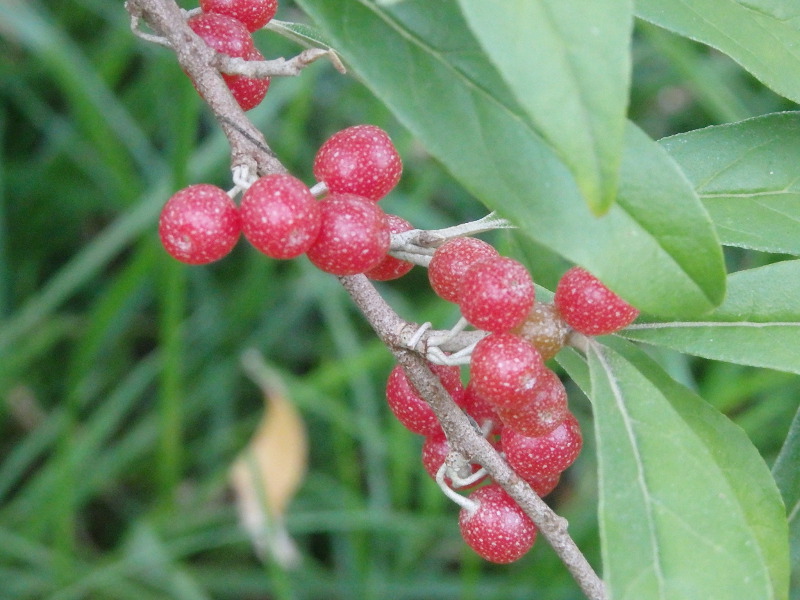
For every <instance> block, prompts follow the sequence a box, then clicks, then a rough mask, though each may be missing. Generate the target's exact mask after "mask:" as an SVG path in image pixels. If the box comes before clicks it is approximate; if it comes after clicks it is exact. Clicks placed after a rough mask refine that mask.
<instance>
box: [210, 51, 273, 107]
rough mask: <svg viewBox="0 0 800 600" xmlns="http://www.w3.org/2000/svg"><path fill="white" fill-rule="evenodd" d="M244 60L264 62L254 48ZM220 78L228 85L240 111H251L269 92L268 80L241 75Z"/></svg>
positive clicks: (261, 55) (262, 57) (223, 75)
mask: <svg viewBox="0 0 800 600" xmlns="http://www.w3.org/2000/svg"><path fill="white" fill-rule="evenodd" d="M246 60H264V55H263V54H261V52H259V51H258V50H256V49H255V48H254V49H253V51H252V52H251V53H250V54H248V55H247V57H246ZM222 78H223V79H224V80H225V83H227V84H228V88H229V89H230V90H231V94H233V97H234V98H235V99H236V102H238V103H239V106H241V107H242V110H251V109H253V108H255V107H256V106H258V105H259V104H261V101H262V100H263V99H264V96H266V95H267V90H269V84H270V79H269V77H266V78H264V79H255V78H253V77H244V76H242V75H228V74H225V73H223V74H222Z"/></svg>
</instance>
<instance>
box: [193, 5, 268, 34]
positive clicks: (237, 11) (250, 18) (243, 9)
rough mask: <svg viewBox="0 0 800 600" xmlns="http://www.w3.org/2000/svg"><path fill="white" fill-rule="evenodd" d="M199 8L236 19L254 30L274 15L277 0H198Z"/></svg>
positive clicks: (250, 29) (205, 11) (262, 25)
mask: <svg viewBox="0 0 800 600" xmlns="http://www.w3.org/2000/svg"><path fill="white" fill-rule="evenodd" d="M200 8H201V9H202V11H203V12H204V13H216V14H220V15H227V16H229V17H233V18H234V19H238V20H239V21H241V22H242V23H243V24H244V26H245V27H247V29H248V30H249V31H256V30H257V29H261V28H262V27H264V25H266V24H267V23H269V22H270V21H271V20H272V17H274V16H275V13H276V12H277V11H278V0H200Z"/></svg>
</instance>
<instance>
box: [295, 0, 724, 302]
mask: <svg viewBox="0 0 800 600" xmlns="http://www.w3.org/2000/svg"><path fill="white" fill-rule="evenodd" d="M300 4H301V5H302V6H303V7H304V8H305V9H306V10H307V11H308V12H309V13H310V14H311V15H312V17H313V18H314V19H315V20H316V22H317V24H318V25H319V26H320V27H321V28H323V29H324V30H325V32H326V33H327V34H328V35H329V36H330V38H331V39H332V40H333V42H334V45H335V46H336V48H337V49H339V50H340V51H341V52H342V54H343V56H345V58H346V59H347V60H348V63H349V64H350V65H351V66H352V67H353V69H354V70H355V71H356V72H357V73H358V74H359V75H360V76H361V77H362V79H363V80H364V81H365V82H366V83H367V85H369V86H370V87H371V88H372V90H373V91H374V92H375V93H376V94H377V95H378V96H379V97H380V98H381V99H382V100H383V101H384V102H385V103H386V105H387V106H388V107H389V108H390V109H391V110H392V111H393V112H394V113H395V115H396V116H397V117H398V118H399V119H400V120H401V121H402V122H403V123H404V124H405V125H406V126H407V127H408V128H409V129H410V130H411V131H412V132H413V133H414V134H415V135H416V136H417V137H418V138H419V139H420V141H421V142H422V143H423V144H424V145H425V146H426V147H427V148H428V150H429V151H430V152H431V153H432V154H433V155H434V156H435V157H437V158H438V159H439V160H441V161H442V162H443V163H444V164H445V165H446V166H447V167H448V168H449V169H450V171H451V172H452V173H453V174H454V175H455V176H456V177H457V178H458V179H459V180H460V181H461V183H462V184H463V185H464V186H466V187H467V188H468V189H469V190H470V191H472V192H473V193H474V194H475V195H476V196H477V197H478V198H480V199H481V201H482V202H484V203H485V204H486V205H487V206H489V207H491V208H493V209H497V210H498V211H499V212H501V213H502V214H503V215H504V216H506V217H509V218H510V219H511V220H512V221H514V222H515V223H516V224H517V225H519V226H520V227H521V228H522V230H523V231H524V232H525V233H526V234H527V235H529V236H530V237H532V238H533V239H535V240H537V241H538V242H540V243H542V244H543V245H545V246H548V247H549V248H551V249H553V250H554V251H556V252H558V253H560V254H562V255H563V256H565V257H567V258H569V259H571V260H573V261H574V262H576V263H580V264H582V265H584V266H585V267H587V268H588V269H589V270H591V271H592V272H593V273H595V274H596V275H597V276H598V277H600V278H601V279H603V280H604V282H605V283H606V284H607V285H609V287H611V288H612V289H614V290H615V291H616V292H617V293H619V294H621V295H622V296H623V297H625V298H626V299H627V300H629V301H631V302H633V303H634V304H635V305H636V306H638V307H639V308H640V309H642V310H644V311H646V312H650V313H653V314H660V315H672V316H677V315H686V314H697V313H698V312H703V311H707V310H710V309H711V308H712V307H713V306H715V305H716V304H718V303H719V302H720V301H721V299H722V297H723V294H724V272H723V263H722V254H721V250H720V248H719V246H718V243H717V240H716V235H715V233H714V231H713V227H712V225H711V222H710V219H709V218H708V215H707V213H706V212H705V211H704V209H703V208H702V206H701V204H700V203H699V201H698V199H697V197H696V195H695V194H694V191H693V190H692V189H691V186H690V185H689V184H688V182H687V181H686V180H685V177H684V176H683V174H682V173H681V172H680V169H679V168H678V167H677V165H675V164H674V163H673V162H672V161H671V159H670V158H669V156H668V155H667V154H666V152H664V151H663V149H662V148H661V147H660V146H659V145H658V144H656V143H653V142H652V141H651V140H650V139H649V138H647V136H645V135H644V134H643V133H642V132H641V131H639V130H638V129H637V128H635V127H634V126H633V125H628V127H627V129H626V136H625V151H624V155H623V160H622V166H621V174H620V184H619V199H618V202H617V204H616V205H614V206H613V207H612V208H611V209H610V210H609V212H608V213H607V214H606V215H605V216H604V217H603V218H596V217H594V216H593V215H592V214H591V212H590V211H589V209H588V207H587V206H586V204H585V203H584V202H583V200H582V198H581V195H580V193H579V192H578V188H577V186H576V184H575V182H574V179H573V178H572V176H571V175H570V173H569V171H568V170H567V168H566V167H565V166H564V164H563V163H562V162H561V161H560V160H559V159H558V158H557V157H556V156H555V154H554V153H553V152H552V151H551V150H550V148H549V147H548V146H547V145H546V144H545V143H544V142H543V141H542V140H541V138H540V137H539V136H538V135H537V134H536V132H535V131H534V130H533V128H532V127H531V126H530V124H529V122H528V121H527V119H526V118H525V117H524V116H522V112H521V109H520V108H519V106H518V105H517V104H516V102H515V101H514V98H513V95H512V94H511V93H510V92H509V90H508V89H507V87H506V86H505V85H504V83H503V80H502V78H501V77H500V76H499V74H498V73H497V71H496V70H494V69H493V68H492V66H491V64H489V63H488V61H487V60H486V58H485V56H484V55H483V53H482V51H481V48H480V47H479V45H478V44H477V42H476V41H475V40H474V38H472V37H471V34H470V31H469V29H468V27H467V26H466V24H465V23H464V21H463V18H462V16H461V13H460V12H459V11H458V9H457V6H456V4H455V2H454V1H453V0H442V1H437V2H427V1H422V0H407V1H405V2H400V3H397V4H393V5H391V6H390V7H379V6H378V5H376V4H374V3H372V2H367V1H366V0H347V1H342V2H336V3H331V2H326V1H325V0H300Z"/></svg>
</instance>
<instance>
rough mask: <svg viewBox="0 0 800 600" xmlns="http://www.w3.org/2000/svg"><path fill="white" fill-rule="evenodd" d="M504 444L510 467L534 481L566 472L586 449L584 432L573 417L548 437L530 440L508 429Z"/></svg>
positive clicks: (505, 430) (505, 431) (523, 476)
mask: <svg viewBox="0 0 800 600" xmlns="http://www.w3.org/2000/svg"><path fill="white" fill-rule="evenodd" d="M500 441H501V444H502V447H503V452H504V453H505V455H506V461H508V464H509V466H510V467H511V468H512V469H514V471H516V473H517V475H519V476H520V477H522V478H523V479H525V480H533V481H536V480H538V479H541V478H542V477H546V476H550V475H557V474H559V473H561V472H562V471H564V470H565V469H566V468H567V467H569V466H570V465H571V464H572V463H573V462H575V459H576V458H578V455H579V454H580V452H581V448H582V447H583V436H582V435H581V428H580V425H578V421H577V419H576V418H575V417H574V415H572V413H570V414H568V415H567V417H566V418H565V419H564V421H563V422H562V423H561V425H559V426H558V427H556V428H555V429H554V430H553V431H551V432H550V433H548V434H546V435H543V436H539V437H530V436H526V435H523V434H521V433H517V432H516V431H514V430H513V429H511V428H510V427H506V428H504V429H503V435H502V436H501V437H500Z"/></svg>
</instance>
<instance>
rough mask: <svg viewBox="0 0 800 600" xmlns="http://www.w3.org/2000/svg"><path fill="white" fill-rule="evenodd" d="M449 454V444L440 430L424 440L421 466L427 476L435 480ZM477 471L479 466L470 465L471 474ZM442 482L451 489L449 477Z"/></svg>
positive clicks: (451, 483) (451, 484) (481, 479)
mask: <svg viewBox="0 0 800 600" xmlns="http://www.w3.org/2000/svg"><path fill="white" fill-rule="evenodd" d="M449 453H450V443H449V442H448V441H447V437H446V436H445V435H444V432H443V431H442V430H441V429H440V430H439V431H437V432H435V433H433V434H431V435H429V436H427V437H426V438H425V443H423V444H422V465H423V466H424V467H425V471H426V472H427V473H428V475H430V476H431V477H432V478H433V479H436V473H438V472H439V469H440V468H441V466H442V465H443V464H444V461H445V460H446V459H447V455H448V454H449ZM479 470H480V465H476V464H473V465H472V472H473V473H475V472H477V471H479ZM483 480H484V478H483V477H481V478H480V479H479V480H478V481H476V482H475V483H474V484H472V485H477V484H478V483H480V482H481V481H483ZM444 482H445V483H446V484H447V485H448V486H450V487H453V482H452V481H451V480H450V478H449V477H445V478H444ZM470 487H472V486H470Z"/></svg>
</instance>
